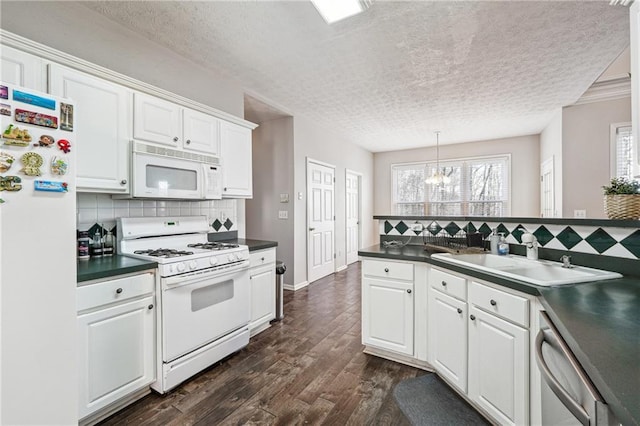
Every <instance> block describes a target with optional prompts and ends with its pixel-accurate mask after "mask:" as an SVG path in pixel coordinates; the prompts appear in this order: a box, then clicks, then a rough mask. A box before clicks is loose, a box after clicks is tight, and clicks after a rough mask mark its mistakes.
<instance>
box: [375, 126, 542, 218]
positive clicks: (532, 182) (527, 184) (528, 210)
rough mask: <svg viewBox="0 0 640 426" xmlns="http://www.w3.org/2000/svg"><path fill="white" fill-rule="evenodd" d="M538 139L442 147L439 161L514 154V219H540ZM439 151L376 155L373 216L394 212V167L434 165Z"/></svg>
mask: <svg viewBox="0 0 640 426" xmlns="http://www.w3.org/2000/svg"><path fill="white" fill-rule="evenodd" d="M539 144H540V138H539V135H530V136H520V137H515V138H505V139H495V140H488V141H482V142H470V143H462V144H452V145H441V146H440V160H448V159H455V158H466V157H480V156H487V155H499V154H511V216H522V217H528V216H531V217H537V216H539V214H540V195H539V192H540V189H539V188H540V183H539V173H540V167H539V164H540V147H539ZM435 159H436V147H435V146H432V147H428V148H417V149H408V150H403V151H389V152H378V153H376V154H375V155H374V163H375V166H374V172H375V180H374V187H375V189H376V191H375V197H374V205H375V208H374V214H376V215H388V214H393V212H392V205H391V204H392V195H391V165H392V164H396V163H411V162H420V161H435Z"/></svg>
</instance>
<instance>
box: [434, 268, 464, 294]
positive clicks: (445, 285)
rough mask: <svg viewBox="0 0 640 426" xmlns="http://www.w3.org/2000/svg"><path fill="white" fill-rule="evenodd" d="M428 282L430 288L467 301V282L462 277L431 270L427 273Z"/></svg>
mask: <svg viewBox="0 0 640 426" xmlns="http://www.w3.org/2000/svg"><path fill="white" fill-rule="evenodd" d="M429 282H430V283H431V287H433V288H435V289H438V290H439V291H441V292H443V293H444V294H447V295H449V296H451V297H455V298H456V299H460V300H467V280H465V279H464V278H462V277H458V276H456V275H453V274H450V273H448V272H444V271H441V270H440V269H435V268H432V269H431V272H429Z"/></svg>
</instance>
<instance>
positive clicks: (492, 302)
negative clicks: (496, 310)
mask: <svg viewBox="0 0 640 426" xmlns="http://www.w3.org/2000/svg"><path fill="white" fill-rule="evenodd" d="M489 303H491V306H496V305H497V304H498V302H496V301H495V300H493V299H491V301H490V302H489Z"/></svg>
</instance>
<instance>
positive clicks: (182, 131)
mask: <svg viewBox="0 0 640 426" xmlns="http://www.w3.org/2000/svg"><path fill="white" fill-rule="evenodd" d="M133 137H134V139H139V140H143V141H147V142H153V143H157V144H161V145H166V146H171V147H174V148H181V149H185V150H187V151H194V152H199V153H203V154H210V155H215V156H219V155H220V120H219V119H217V118H216V117H213V116H211V115H207V114H203V113H201V112H199V111H195V110H192V109H189V108H183V107H181V106H180V105H177V104H174V103H172V102H169V101H166V100H164V99H160V98H156V97H155V96H149V95H146V94H143V93H136V94H135V95H134V106H133Z"/></svg>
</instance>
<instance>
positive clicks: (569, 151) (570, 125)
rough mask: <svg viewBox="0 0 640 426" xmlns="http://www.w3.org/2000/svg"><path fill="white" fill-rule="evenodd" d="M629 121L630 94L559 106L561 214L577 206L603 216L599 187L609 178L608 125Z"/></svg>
mask: <svg viewBox="0 0 640 426" xmlns="http://www.w3.org/2000/svg"><path fill="white" fill-rule="evenodd" d="M630 121H631V98H630V97H627V98H622V99H616V100H612V101H603V102H594V103H588V104H582V105H575V106H570V107H565V108H563V110H562V172H563V173H562V175H563V177H562V195H563V200H562V216H563V217H573V213H574V210H577V209H579V210H586V211H587V217H589V218H606V215H605V213H604V204H603V194H602V188H601V187H602V186H603V185H606V184H608V183H609V181H610V179H611V171H610V160H609V157H610V134H609V132H610V125H611V124H612V123H622V122H630Z"/></svg>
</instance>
